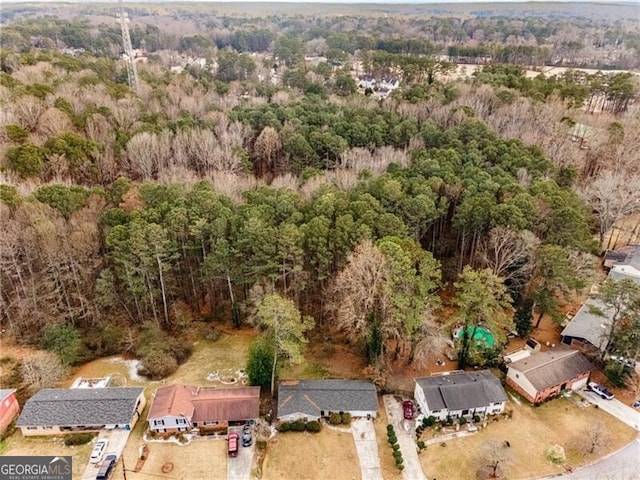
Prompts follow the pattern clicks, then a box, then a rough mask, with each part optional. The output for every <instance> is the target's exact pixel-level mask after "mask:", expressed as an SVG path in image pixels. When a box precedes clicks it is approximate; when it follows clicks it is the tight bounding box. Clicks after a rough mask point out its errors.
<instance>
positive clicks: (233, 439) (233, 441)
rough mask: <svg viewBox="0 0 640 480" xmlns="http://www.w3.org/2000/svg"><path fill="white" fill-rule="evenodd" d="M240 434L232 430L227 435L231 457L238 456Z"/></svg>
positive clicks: (228, 452) (228, 450) (228, 451)
mask: <svg viewBox="0 0 640 480" xmlns="http://www.w3.org/2000/svg"><path fill="white" fill-rule="evenodd" d="M239 439H240V436H239V435H238V434H237V433H236V432H231V433H230V434H229V435H227V454H228V455H229V456H230V457H237V456H238V441H239Z"/></svg>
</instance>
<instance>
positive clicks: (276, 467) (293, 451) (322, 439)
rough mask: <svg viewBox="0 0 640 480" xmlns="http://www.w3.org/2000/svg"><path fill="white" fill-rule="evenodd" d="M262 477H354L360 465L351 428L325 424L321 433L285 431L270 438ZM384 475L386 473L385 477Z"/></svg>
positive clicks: (266, 478) (358, 474)
mask: <svg viewBox="0 0 640 480" xmlns="http://www.w3.org/2000/svg"><path fill="white" fill-rule="evenodd" d="M262 478H263V479H264V480H274V479H284V480H289V479H293V478H295V479H298V480H305V479H309V480H310V479H314V480H315V479H318V478H328V479H356V478H360V467H359V463H358V457H357V455H356V447H355V443H354V441H353V436H352V435H351V432H338V431H335V430H331V429H329V428H327V427H326V426H325V427H324V428H323V429H322V431H321V432H320V433H316V434H311V433H304V432H288V433H284V434H278V435H276V437H275V438H273V439H272V440H270V441H269V445H268V447H267V454H266V457H265V460H264V463H263V475H262ZM385 478H386V477H385Z"/></svg>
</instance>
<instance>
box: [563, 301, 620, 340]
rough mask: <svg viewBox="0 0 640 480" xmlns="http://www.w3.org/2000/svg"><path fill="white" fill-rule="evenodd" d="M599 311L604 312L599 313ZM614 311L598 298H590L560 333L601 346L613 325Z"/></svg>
mask: <svg viewBox="0 0 640 480" xmlns="http://www.w3.org/2000/svg"><path fill="white" fill-rule="evenodd" d="M597 312H602V313H603V314H604V317H603V316H602V315H598V313H597ZM612 315H613V311H612V310H611V309H608V308H607V307H606V306H605V305H604V304H603V303H602V302H601V301H600V300H598V299H592V298H590V299H588V300H587V301H586V302H585V303H584V304H583V305H582V306H581V307H580V310H578V313H576V314H575V316H574V317H573V318H572V319H571V321H570V322H569V324H568V325H567V326H566V327H565V328H564V330H562V333H561V334H560V335H561V336H563V337H572V338H581V339H583V340H587V341H588V342H589V343H590V344H591V345H593V346H594V347H596V348H601V347H603V346H604V344H605V342H606V334H607V332H608V331H609V328H610V327H611V317H612Z"/></svg>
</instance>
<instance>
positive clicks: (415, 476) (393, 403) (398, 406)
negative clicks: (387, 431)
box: [382, 395, 426, 480]
mask: <svg viewBox="0 0 640 480" xmlns="http://www.w3.org/2000/svg"><path fill="white" fill-rule="evenodd" d="M382 399H383V401H384V408H385V410H386V411H387V418H388V419H389V423H390V424H391V425H393V428H394V429H395V431H396V436H397V437H398V444H399V445H400V451H401V452H402V458H403V459H404V470H403V471H402V478H403V479H404V480H426V478H425V476H424V472H423V471H422V466H421V465H420V460H418V446H417V445H416V434H415V430H414V428H413V425H412V423H413V422H407V421H406V420H405V419H404V416H403V413H402V401H401V400H398V399H397V398H396V397H395V396H394V395H383V397H382ZM389 454H391V452H389Z"/></svg>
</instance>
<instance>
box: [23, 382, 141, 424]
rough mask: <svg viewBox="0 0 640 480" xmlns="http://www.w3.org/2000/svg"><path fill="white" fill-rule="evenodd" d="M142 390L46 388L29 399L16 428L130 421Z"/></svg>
mask: <svg viewBox="0 0 640 480" xmlns="http://www.w3.org/2000/svg"><path fill="white" fill-rule="evenodd" d="M143 390H144V389H143V388H142V387H122V388H69V389H66V388H47V389H43V390H40V391H39V392H38V393H36V394H35V395H34V396H33V397H31V398H30V399H29V400H27V403H25V404H24V407H23V409H22V414H21V415H20V418H19V419H18V422H17V423H16V425H17V426H18V427H35V426H44V427H52V426H77V425H115V424H120V425H123V424H127V423H130V422H131V418H132V417H133V413H134V411H135V407H136V400H137V398H138V396H140V394H141V393H142V391H143Z"/></svg>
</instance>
